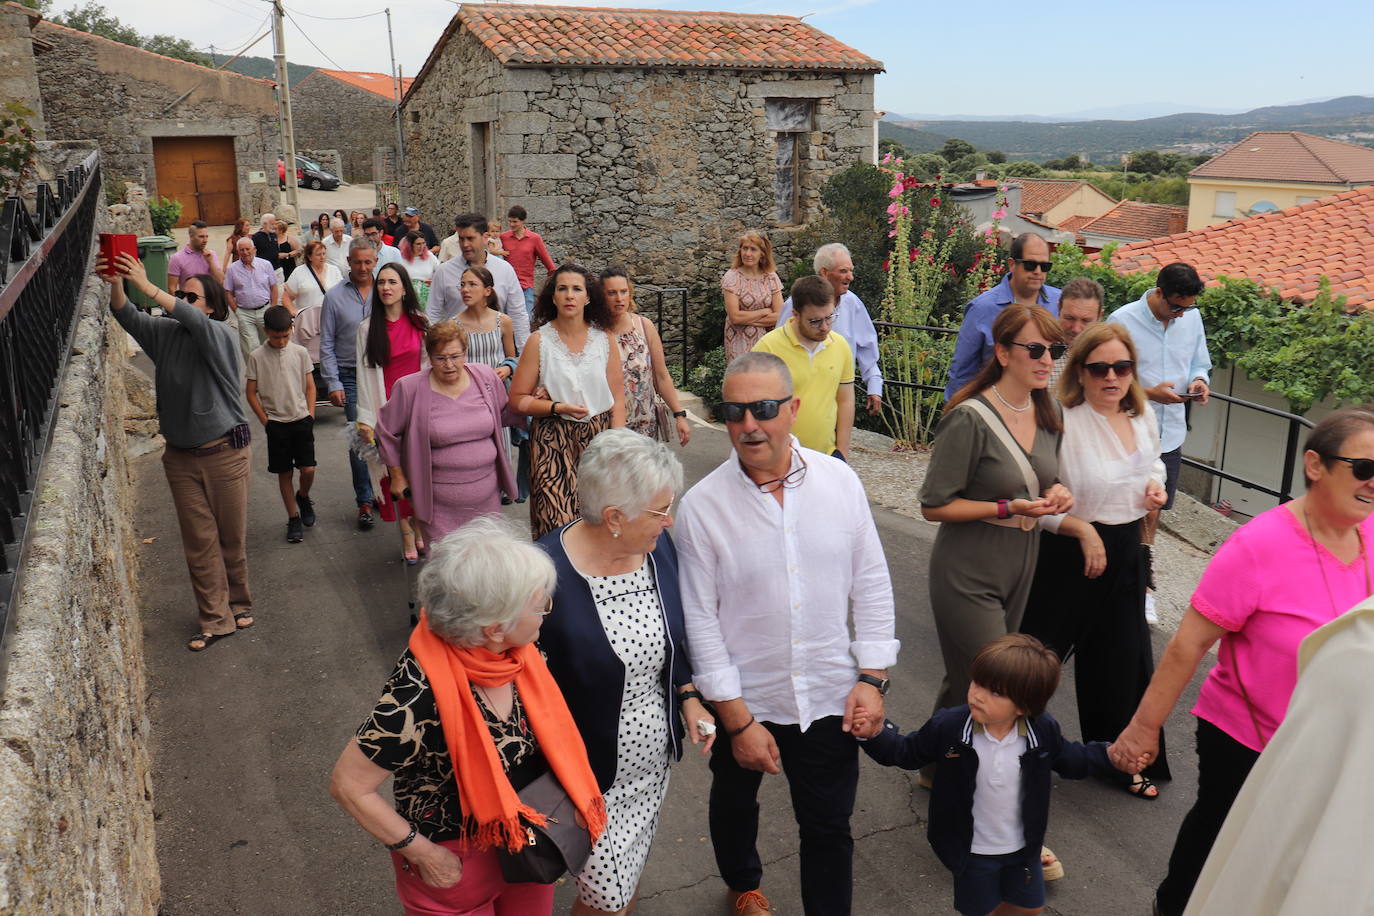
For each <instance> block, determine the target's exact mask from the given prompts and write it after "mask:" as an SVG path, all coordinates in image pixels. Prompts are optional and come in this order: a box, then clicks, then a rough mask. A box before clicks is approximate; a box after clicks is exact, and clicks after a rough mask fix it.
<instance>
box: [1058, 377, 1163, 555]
mask: <svg viewBox="0 0 1374 916" xmlns="http://www.w3.org/2000/svg"><path fill="white" fill-rule="evenodd" d="M1131 431H1132V432H1133V433H1135V447H1134V448H1133V449H1132V450H1131V451H1130V452H1129V453H1128V452H1127V451H1126V449H1124V448H1122V446H1121V440H1120V439H1119V438H1117V435H1116V431H1115V430H1113V429H1112V425H1111V423H1110V422H1108V420H1107V418H1106V417H1104V416H1102V414H1100V413H1098V412H1097V411H1096V410H1093V408H1092V407H1091V405H1088V404H1079V405H1078V406H1077V407H1067V408H1065V409H1064V438H1063V441H1062V443H1061V445H1060V446H1059V482H1060V483H1062V484H1063V485H1064V486H1066V487H1068V489H1069V492H1070V493H1072V494H1073V509H1072V511H1070V512H1069V513H1068V514H1069V515H1072V516H1073V517H1074V518H1081V519H1082V520H1083V521H1085V522H1101V523H1102V524H1104V525H1124V524H1126V523H1127V522H1133V521H1135V520H1136V519H1138V518H1141V517H1142V516H1144V515H1145V513H1146V512H1147V511H1148V510H1147V509H1146V508H1145V487H1146V486H1147V485H1148V484H1149V483H1150V481H1151V480H1153V481H1155V482H1156V483H1158V484H1159V485H1160V486H1161V487H1162V486H1164V462H1163V461H1162V460H1161V459H1160V457H1159V454H1160V444H1159V423H1158V421H1156V420H1155V413H1154V410H1153V409H1152V408H1151V406H1150V405H1149V404H1146V405H1145V412H1144V413H1142V414H1140V415H1139V416H1135V417H1132V418H1131ZM1063 520H1064V516H1063V515H1046V516H1044V517H1042V518H1041V519H1040V527H1041V528H1044V529H1046V530H1048V531H1054V532H1058V531H1059V524H1060V522H1062V521H1063Z"/></svg>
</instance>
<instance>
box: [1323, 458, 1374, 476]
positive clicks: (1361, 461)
mask: <svg viewBox="0 0 1374 916" xmlns="http://www.w3.org/2000/svg"><path fill="white" fill-rule="evenodd" d="M1324 457H1326V458H1330V459H1331V460H1332V461H1344V462H1345V463H1347V464H1349V465H1350V473H1352V474H1354V475H1355V479H1356V480H1368V479H1370V478H1371V477H1374V458H1342V457H1341V456H1340V455H1326V456H1324Z"/></svg>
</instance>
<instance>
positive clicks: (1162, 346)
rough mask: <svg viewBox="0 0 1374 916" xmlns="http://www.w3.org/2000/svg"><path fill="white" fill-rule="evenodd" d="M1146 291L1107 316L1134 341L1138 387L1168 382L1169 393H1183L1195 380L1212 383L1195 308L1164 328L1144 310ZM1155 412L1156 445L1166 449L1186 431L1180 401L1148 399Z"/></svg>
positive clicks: (1176, 444) (1203, 334)
mask: <svg viewBox="0 0 1374 916" xmlns="http://www.w3.org/2000/svg"><path fill="white" fill-rule="evenodd" d="M1153 292H1154V290H1153V289H1151V290H1147V291H1146V293H1145V295H1143V296H1141V297H1140V298H1139V299H1137V300H1136V301H1135V302H1130V303H1127V304H1126V305H1123V306H1122V307H1121V308H1119V309H1117V310H1116V311H1115V312H1112V314H1111V315H1110V316H1108V318H1107V320H1108V321H1114V322H1116V323H1117V324H1121V325H1125V326H1126V329H1127V330H1128V331H1130V332H1131V340H1133V341H1135V351H1136V367H1135V371H1136V376H1137V377H1138V378H1139V379H1140V385H1141V387H1143V388H1153V387H1154V386H1155V385H1158V384H1159V383H1160V382H1173V383H1174V392H1175V393H1177V394H1183V393H1184V392H1186V391H1187V390H1188V386H1189V385H1191V384H1192V383H1193V381H1194V380H1195V379H1202V380H1203V381H1204V382H1206V383H1207V384H1208V385H1209V386H1210V385H1211V384H1212V378H1211V373H1212V357H1211V355H1210V354H1209V353H1208V352H1207V333H1206V332H1205V331H1204V330H1203V328H1202V316H1200V315H1199V314H1198V311H1197V309H1188V310H1187V311H1185V312H1184V313H1183V314H1182V315H1180V316H1179V317H1178V318H1175V319H1173V320H1172V321H1170V322H1169V324H1168V326H1167V327H1166V326H1165V325H1164V323H1163V322H1162V321H1160V320H1159V319H1158V318H1156V317H1155V315H1154V312H1152V311H1150V303H1149V298H1150V293H1153ZM1153 406H1154V410H1155V416H1157V417H1159V441H1160V446H1161V447H1162V448H1163V449H1164V451H1166V452H1172V451H1173V450H1174V449H1176V448H1178V447H1179V446H1181V445H1182V444H1183V440H1184V439H1185V438H1187V436H1188V420H1187V417H1186V416H1185V414H1184V410H1183V408H1184V406H1185V405H1184V404H1154V405H1153Z"/></svg>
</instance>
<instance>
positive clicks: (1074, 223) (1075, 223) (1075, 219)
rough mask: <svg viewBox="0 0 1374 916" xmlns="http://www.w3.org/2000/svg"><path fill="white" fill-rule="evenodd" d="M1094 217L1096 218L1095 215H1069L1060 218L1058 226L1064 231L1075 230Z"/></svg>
mask: <svg viewBox="0 0 1374 916" xmlns="http://www.w3.org/2000/svg"><path fill="white" fill-rule="evenodd" d="M1095 219H1097V217H1095V216H1070V217H1067V218H1066V219H1063V220H1060V222H1059V228H1060V229H1063V230H1064V231H1065V232H1077V231H1078V230H1079V229H1082V228H1083V227H1084V226H1085V225H1087V224H1088V223H1091V222H1092V221H1093V220H1095Z"/></svg>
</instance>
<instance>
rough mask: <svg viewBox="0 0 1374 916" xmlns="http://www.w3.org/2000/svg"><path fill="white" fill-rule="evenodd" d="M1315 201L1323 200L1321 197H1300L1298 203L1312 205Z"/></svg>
mask: <svg viewBox="0 0 1374 916" xmlns="http://www.w3.org/2000/svg"><path fill="white" fill-rule="evenodd" d="M1314 200H1321V198H1320V197H1299V198H1298V203H1300V204H1310V203H1311V202H1312V201H1314Z"/></svg>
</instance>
